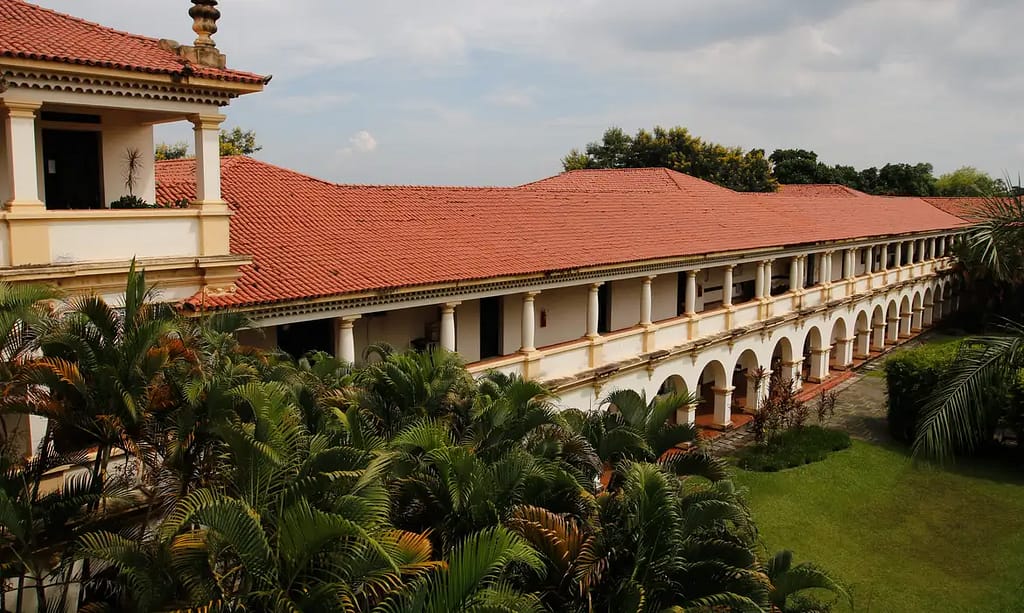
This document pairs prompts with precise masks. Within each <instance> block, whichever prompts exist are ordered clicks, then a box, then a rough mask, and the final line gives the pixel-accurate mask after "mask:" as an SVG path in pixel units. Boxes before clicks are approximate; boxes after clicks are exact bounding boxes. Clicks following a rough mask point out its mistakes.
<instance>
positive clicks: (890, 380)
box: [885, 341, 961, 443]
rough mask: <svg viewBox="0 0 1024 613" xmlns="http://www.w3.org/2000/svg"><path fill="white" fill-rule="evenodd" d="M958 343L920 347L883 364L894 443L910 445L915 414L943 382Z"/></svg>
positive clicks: (898, 354)
mask: <svg viewBox="0 0 1024 613" xmlns="http://www.w3.org/2000/svg"><path fill="white" fill-rule="evenodd" d="M960 344H961V341H950V342H946V343H934V344H929V345H922V346H921V347H916V348H914V349H904V350H901V351H898V352H896V353H895V354H893V355H892V357H890V358H889V359H888V360H886V361H885V380H886V383H887V384H888V387H889V411H888V420H889V432H890V433H891V434H892V437H893V438H894V439H896V440H897V441H901V442H904V443H912V442H913V441H914V435H915V433H916V430H917V419H918V413H919V411H920V410H921V407H922V406H923V405H924V403H925V402H926V401H927V400H928V396H929V395H930V394H931V393H932V391H933V390H935V388H936V387H938V385H939V384H940V383H941V382H942V381H943V379H944V377H945V374H946V372H947V371H948V370H949V367H950V365H951V364H952V363H953V359H954V358H955V357H956V354H957V351H958V350H959V348H960Z"/></svg>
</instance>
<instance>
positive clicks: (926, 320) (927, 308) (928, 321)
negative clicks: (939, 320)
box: [922, 303, 935, 328]
mask: <svg viewBox="0 0 1024 613" xmlns="http://www.w3.org/2000/svg"><path fill="white" fill-rule="evenodd" d="M934 308H935V304H934V303H932V304H926V305H924V315H923V316H922V323H923V324H924V326H925V327H926V328H927V327H930V326H931V325H932V314H933V313H934V310H933V309H934Z"/></svg>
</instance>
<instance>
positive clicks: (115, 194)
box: [100, 115, 156, 206]
mask: <svg viewBox="0 0 1024 613" xmlns="http://www.w3.org/2000/svg"><path fill="white" fill-rule="evenodd" d="M103 122H104V125H103V132H102V134H101V135H100V140H101V142H102V147H103V198H104V202H103V204H104V206H106V205H108V204H110V203H111V202H113V201H114V200H117V199H118V198H120V197H121V196H126V195H128V188H127V187H125V178H126V176H127V173H126V168H127V166H126V158H127V155H128V150H129V149H134V150H137V151H138V152H139V153H140V154H142V158H141V160H140V162H141V168H139V171H138V173H136V175H135V176H136V184H135V195H136V196H138V197H140V198H142V199H143V200H145V201H146V202H150V203H153V202H155V201H156V177H155V171H154V169H153V163H154V162H153V148H154V143H153V127H152V126H147V125H137V124H136V125H130V124H124V123H121V124H118V123H115V122H117V119H116V116H109V115H108V116H104V117H103ZM108 122H110V123H109V125H108Z"/></svg>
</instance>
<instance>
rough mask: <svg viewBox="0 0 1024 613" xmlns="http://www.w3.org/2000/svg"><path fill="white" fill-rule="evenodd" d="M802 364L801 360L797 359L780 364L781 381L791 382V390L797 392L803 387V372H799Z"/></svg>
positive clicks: (802, 360)
mask: <svg viewBox="0 0 1024 613" xmlns="http://www.w3.org/2000/svg"><path fill="white" fill-rule="evenodd" d="M803 364H804V359H803V358H797V359H796V360H793V361H792V362H783V363H782V380H783V381H791V382H792V384H793V389H794V390H796V391H799V390H800V389H801V388H803V386H804V383H803V372H802V371H801V370H802V368H803Z"/></svg>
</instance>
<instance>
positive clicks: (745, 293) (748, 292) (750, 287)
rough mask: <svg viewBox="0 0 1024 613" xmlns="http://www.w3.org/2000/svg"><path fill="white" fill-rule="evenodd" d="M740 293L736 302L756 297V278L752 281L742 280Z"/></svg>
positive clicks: (748, 300)
mask: <svg viewBox="0 0 1024 613" xmlns="http://www.w3.org/2000/svg"><path fill="white" fill-rule="evenodd" d="M738 285H739V288H740V293H739V296H737V297H736V298H735V300H734V302H736V303H743V302H750V301H751V300H753V299H754V294H755V288H754V279H751V280H750V281H742V282H740V283H739V284H738Z"/></svg>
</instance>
